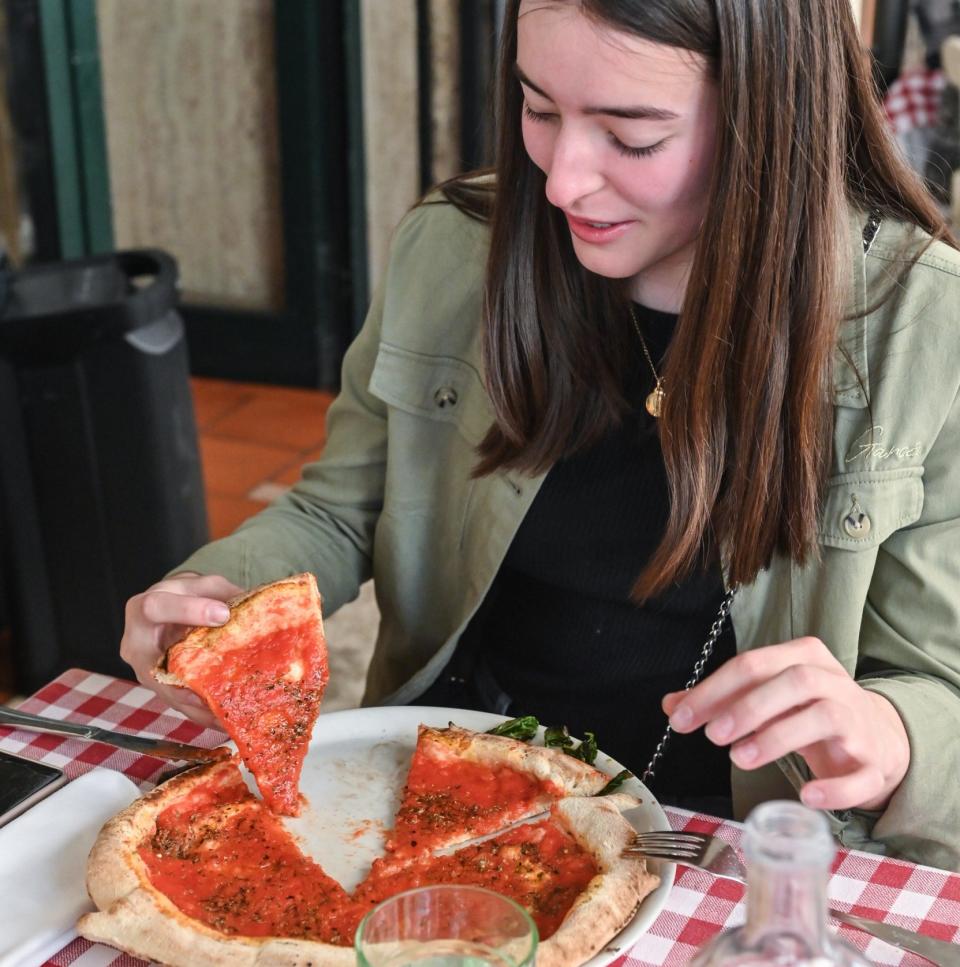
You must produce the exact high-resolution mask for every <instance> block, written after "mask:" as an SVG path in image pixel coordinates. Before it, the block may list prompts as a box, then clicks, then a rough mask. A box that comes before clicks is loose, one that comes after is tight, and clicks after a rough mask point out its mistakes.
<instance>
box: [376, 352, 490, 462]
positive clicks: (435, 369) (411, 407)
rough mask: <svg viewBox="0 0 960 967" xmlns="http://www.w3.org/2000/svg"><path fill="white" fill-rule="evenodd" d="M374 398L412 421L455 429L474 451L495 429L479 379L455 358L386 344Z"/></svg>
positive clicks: (379, 358)
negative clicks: (404, 414) (430, 422)
mask: <svg viewBox="0 0 960 967" xmlns="http://www.w3.org/2000/svg"><path fill="white" fill-rule="evenodd" d="M370 392H371V393H373V394H374V396H376V397H378V398H379V399H381V400H383V402H384V403H386V404H387V405H388V406H392V407H396V408H397V409H399V410H402V411H404V412H405V413H409V414H411V415H413V416H420V417H424V418H426V419H428V420H436V421H438V422H442V423H451V424H453V425H454V426H455V428H456V430H457V432H458V433H459V434H460V435H461V436H462V437H463V438H464V439H465V440H466V441H467V443H469V444H470V445H471V446H472V447H475V446H476V445H477V444H478V443H479V442H480V441H481V440H482V439H483V437H484V436H485V435H486V432H487V430H488V429H489V428H490V426H491V424H492V423H493V419H494V415H493V407H492V406H491V404H490V400H489V397H488V396H487V391H486V389H485V387H484V386H483V383H482V381H481V379H480V374H479V373H478V372H477V371H476V369H474V367H473V366H471V365H470V364H469V363H467V362H464V361H463V360H462V359H456V358H455V357H452V356H432V355H428V354H426V353H416V352H411V351H410V350H408V349H401V348H400V347H399V346H392V345H390V344H388V343H381V344H380V349H379V351H378V353H377V359H376V362H375V363H374V367H373V373H372V375H371V377H370Z"/></svg>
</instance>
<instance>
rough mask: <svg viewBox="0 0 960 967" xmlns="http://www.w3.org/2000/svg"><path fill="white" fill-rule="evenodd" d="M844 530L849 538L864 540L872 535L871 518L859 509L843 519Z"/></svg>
mask: <svg viewBox="0 0 960 967" xmlns="http://www.w3.org/2000/svg"><path fill="white" fill-rule="evenodd" d="M843 529H844V530H845V531H846V533H847V537H852V538H854V539H855V540H863V538H864V537H866V536H867V535H868V534H869V533H870V518H869V517H868V516H867V515H866V514H865V513H864V512H863V511H862V510H860V509H859V507H858V508H857V509H856V510H855V511H851V512H850V513H849V514H847V516H846V517H844V518H843Z"/></svg>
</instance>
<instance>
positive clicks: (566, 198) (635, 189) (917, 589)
mask: <svg viewBox="0 0 960 967" xmlns="http://www.w3.org/2000/svg"><path fill="white" fill-rule="evenodd" d="M801 6H802V9H800V8H801ZM498 123H499V145H498V157H497V165H496V171H495V173H494V174H493V175H492V176H488V177H487V178H479V179H478V178H465V179H461V180H459V181H456V182H454V183H452V184H449V185H447V186H444V188H443V190H442V191H441V192H440V193H436V194H434V195H433V196H431V197H430V198H429V199H428V200H427V202H426V203H424V204H422V205H420V206H418V207H417V208H416V209H414V210H413V212H411V213H410V215H409V216H408V217H407V218H406V219H405V220H404V222H403V223H402V224H401V226H400V227H399V228H398V230H397V233H396V237H395V239H394V245H393V254H392V260H391V264H390V268H389V272H388V275H387V278H386V281H385V284H384V285H383V286H382V287H381V289H380V291H379V292H378V294H377V295H376V297H375V298H374V301H373V305H372V307H371V310H370V315H369V318H368V321H367V324H366V326H365V328H364V330H363V331H362V332H361V334H360V335H359V337H358V338H357V340H356V342H355V343H354V345H353V346H352V347H351V349H350V351H349V352H348V354H347V356H346V359H345V362H344V369H343V383H342V392H341V394H340V396H339V398H338V400H337V401H336V403H335V404H334V405H333V406H332V407H331V410H330V415H329V427H328V442H327V445H326V449H325V452H324V455H323V458H322V459H321V460H320V461H319V462H318V463H316V464H312V465H310V466H308V467H306V468H305V470H304V473H303V479H302V481H301V482H300V483H299V484H298V485H297V486H296V487H294V488H293V490H292V491H291V492H290V493H289V494H288V495H286V496H284V497H283V498H281V499H280V500H278V501H277V502H276V503H275V504H274V505H273V506H271V507H270V508H269V509H267V510H266V511H264V512H263V513H262V514H260V515H258V516H257V517H255V518H253V519H252V520H250V521H249V522H247V523H246V524H244V525H243V526H242V527H241V528H240V529H239V530H238V531H237V532H236V533H235V534H234V535H232V536H230V537H228V538H226V539H225V540H221V541H217V542H215V543H213V544H211V545H208V546H207V547H205V548H202V549H201V550H199V551H198V552H197V553H196V554H195V555H194V556H193V557H191V558H190V560H188V561H187V562H185V564H184V565H183V568H182V569H181V570H182V572H186V573H181V574H179V575H177V576H174V577H171V578H169V579H167V580H165V581H162V582H161V583H160V584H158V585H156V586H154V587H153V588H151V589H149V590H148V591H147V592H145V593H144V594H142V595H139V596H137V597H135V598H133V599H132V600H131V602H130V604H129V607H128V622H127V629H126V633H125V635H124V640H123V644H122V649H121V650H122V654H123V655H124V657H125V658H126V660H127V661H129V662H130V664H131V665H133V667H134V668H135V669H136V671H137V674H138V676H139V677H140V679H141V681H143V682H144V683H145V684H148V685H150V686H151V687H157V686H156V685H155V684H154V683H153V682H152V680H151V679H150V678H149V676H148V669H149V668H150V667H151V666H152V664H153V663H154V661H155V660H156V658H157V657H158V655H159V653H160V650H161V648H162V647H163V646H164V645H165V644H166V643H167V642H169V640H170V639H171V638H172V636H173V635H174V634H175V633H176V629H177V627H178V626H182V625H189V624H215V623H216V622H218V621H220V620H223V618H224V608H223V606H222V604H221V603H220V601H222V600H224V599H226V598H227V597H228V596H229V595H230V594H232V593H234V592H235V591H236V590H237V589H238V588H240V587H248V586H250V585H252V584H256V583H258V582H262V581H266V580H269V579H273V578H277V577H279V576H281V575H284V574H288V573H291V572H295V571H300V570H311V571H314V572H315V573H316V574H317V577H318V581H319V584H320V587H321V590H322V592H323V595H324V599H325V606H326V610H327V612H328V613H329V612H332V611H333V610H335V609H336V608H337V607H339V606H340V605H341V604H342V603H344V602H345V601H348V600H350V599H352V598H353V597H354V596H355V595H356V593H357V589H358V586H359V584H360V583H361V582H362V581H363V580H365V579H366V578H368V577H370V576H373V577H374V579H375V587H376V591H377V598H378V603H379V606H380V609H381V612H382V625H381V629H380V634H379V638H378V642H377V648H376V653H375V655H374V658H373V663H372V666H371V669H370V673H369V677H368V683H367V694H366V699H365V701H366V702H367V703H368V704H373V703H411V702H413V703H418V704H444V705H460V706H465V707H466V706H473V707H478V708H486V709H490V710H495V711H500V712H505V713H510V714H522V713H531V714H535V715H537V716H538V717H539V718H540V719H541V720H543V721H545V722H548V723H551V724H552V723H561V722H562V723H565V724H567V725H568V726H569V728H570V729H571V731H572V732H573V733H574V734H577V733H579V734H582V733H583V732H584V731H585V730H590V731H594V732H596V733H597V735H598V737H599V743H600V745H601V747H602V748H603V749H604V750H605V751H607V752H609V753H611V754H612V755H614V756H615V757H616V758H619V759H620V760H621V761H623V762H624V763H625V764H627V765H628V766H629V767H630V768H632V769H634V770H636V771H637V772H638V773H640V774H644V772H645V769H646V767H647V765H648V763H651V764H652V765H653V767H654V768H653V770H652V772H653V774H652V775H651V774H650V770H646V776H647V781H648V782H649V784H650V785H651V787H652V789H653V791H654V792H655V793H656V794H657V795H658V796H659V797H660V798H661V799H662V800H665V801H674V802H681V803H694V804H698V805H702V806H704V807H705V808H712V809H713V810H714V811H721V810H722V808H723V802H724V800H729V798H730V797H731V796H732V799H733V805H734V810H735V812H736V814H737V815H742V814H744V813H745V812H746V811H747V810H748V809H749V808H750V807H751V806H752V805H753V804H754V803H756V802H758V801H760V800H762V799H764V798H769V797H771V796H782V795H797V794H799V795H800V796H801V797H802V798H803V800H804V801H805V802H807V803H809V804H810V805H813V806H818V807H822V808H824V809H828V810H831V814H832V817H833V820H834V824H835V829H836V831H837V833H838V835H840V836H841V838H842V839H843V841H844V842H846V843H847V844H849V845H857V846H861V847H864V846H865V847H867V848H875V849H886V850H889V851H893V852H899V853H902V854H904V855H908V856H910V857H912V858H914V859H918V860H922V861H925V862H928V863H935V864H940V865H944V866H947V867H954V868H955V867H958V866H960V822H958V820H957V816H960V792H958V791H957V790H958V789H960V787H958V786H957V784H956V782H955V781H953V779H954V777H955V776H956V774H957V772H958V768H960V647H958V644H957V641H956V633H957V630H958V628H960V563H958V559H957V557H956V555H955V553H953V552H952V549H951V541H952V540H953V539H954V538H955V535H956V533H957V531H958V527H960V412H958V410H957V407H956V406H955V400H956V398H957V391H958V389H960V336H958V333H957V327H956V326H955V324H954V320H955V317H956V313H957V310H958V307H960V255H958V253H957V252H956V251H955V249H954V243H953V242H952V240H951V238H950V236H949V232H948V230H947V228H946V226H945V225H944V223H943V220H942V218H941V216H940V214H939V212H938V210H937V209H936V207H935V206H934V205H933V204H932V203H931V201H930V200H929V198H928V197H927V195H926V194H925V193H924V191H923V189H922V187H921V186H920V184H919V183H918V181H917V179H916V178H915V177H914V176H913V175H912V174H911V173H910V171H909V170H908V169H907V168H906V167H905V166H904V164H903V163H902V162H901V161H900V160H899V158H898V156H897V155H896V153H895V151H894V150H893V149H892V147H891V142H890V139H889V137H888V135H887V133H886V130H885V126H884V121H883V117H882V114H881V111H880V108H879V106H878V104H877V102H876V98H875V94H874V91H873V89H872V87H871V84H870V81H869V76H868V68H867V65H866V63H865V58H864V54H863V51H862V49H861V45H860V43H859V40H858V37H857V34H856V29H855V26H854V23H853V18H852V16H851V12H850V10H849V0H811V2H809V3H805V4H803V5H797V4H789V3H758V2H755V0H578V2H575V0H514V2H513V3H511V4H510V5H509V10H508V12H507V19H506V22H505V27H504V35H503V48H502V65H501V76H500V94H499V118H498ZM201 575H203V576H201ZM731 602H732V608H731ZM728 608H731V609H730V614H729V617H728V616H727V610H728ZM334 647H335V643H334ZM698 679H702V680H700V681H699V684H696V685H695V687H692V688H690V689H689V690H687V691H684V689H685V686H686V685H688V683H690V682H691V681H696V680H698ZM158 690H159V689H158ZM164 695H165V697H167V698H168V699H169V700H170V701H171V702H172V703H173V704H177V705H179V706H180V707H181V708H183V709H184V710H185V711H188V713H189V714H193V715H194V716H195V717H202V715H203V714H204V713H203V711H202V710H199V709H197V708H196V707H195V706H190V705H188V704H187V700H185V699H184V698H183V697H181V696H180V695H175V694H173V693H170V692H164ZM668 716H669V723H670V725H671V726H672V728H673V732H674V733H675V735H674V737H673V738H672V739H671V741H670V743H668V744H667V745H666V747H665V749H664V748H663V747H661V751H662V753H663V754H662V755H661V756H659V757H655V756H654V752H655V750H656V749H657V748H658V743H659V742H660V740H661V737H662V735H663V733H664V728H665V726H666V723H667V717H668ZM731 760H732V773H731Z"/></svg>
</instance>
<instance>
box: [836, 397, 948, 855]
mask: <svg viewBox="0 0 960 967" xmlns="http://www.w3.org/2000/svg"><path fill="white" fill-rule="evenodd" d="M958 547H960V403H958V402H957V400H956V399H954V401H953V405H952V407H951V409H950V411H949V412H948V415H947V419H946V420H945V422H944V424H943V426H942V428H941V430H940V432H939V434H938V435H937V438H936V441H935V443H934V445H933V446H932V448H931V450H930V452H929V454H928V456H927V459H926V460H925V461H924V506H923V514H922V517H921V518H920V520H919V521H918V522H917V524H915V525H913V526H911V527H908V528H905V529H903V530H899V531H896V532H895V533H894V534H893V535H891V537H889V538H888V539H887V540H886V541H885V542H884V544H883V547H882V550H881V553H880V554H879V555H878V558H877V562H876V566H875V570H874V574H873V578H872V580H871V584H870V592H869V596H868V599H867V606H866V609H865V611H864V615H863V625H862V633H861V639H860V662H859V666H858V674H857V679H858V681H859V682H860V684H861V685H862V686H863V687H864V688H868V689H870V690H871V691H873V692H876V693H877V694H879V695H883V696H884V697H885V698H886V699H887V700H888V701H890V702H891V703H892V704H893V705H894V707H895V708H896V709H897V711H898V712H899V714H900V717H901V718H902V719H903V722H904V725H905V726H906V730H907V735H908V737H909V740H910V766H909V768H908V771H907V774H906V776H905V778H904V780H903V782H902V783H901V785H900V786H899V788H898V789H897V790H896V792H895V793H894V794H893V796H892V798H891V799H890V802H889V803H888V805H887V808H886V809H885V810H884V811H883V812H881V813H876V812H874V813H871V812H867V811H862V810H851V811H849V812H847V813H843V814H840V815H838V816H836V817H835V819H836V820H837V822H838V824H839V826H840V829H839V832H840V837H841V841H842V842H844V843H845V844H846V845H848V846H852V847H857V848H866V849H870V848H873V849H878V848H879V849H883V850H884V851H885V852H889V853H893V854H899V855H903V856H906V857H909V858H910V859H912V860H915V861H917V862H922V863H926V864H929V865H931V866H938V867H942V868H946V869H952V870H960V782H958V777H960V553H958V551H957V549H958Z"/></svg>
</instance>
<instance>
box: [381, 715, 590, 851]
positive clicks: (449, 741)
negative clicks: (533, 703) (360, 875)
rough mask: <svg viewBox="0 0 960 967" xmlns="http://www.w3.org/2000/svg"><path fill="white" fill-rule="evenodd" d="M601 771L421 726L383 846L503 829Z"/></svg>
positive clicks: (580, 791)
mask: <svg viewBox="0 0 960 967" xmlns="http://www.w3.org/2000/svg"><path fill="white" fill-rule="evenodd" d="M607 781H608V776H606V775H605V774H604V773H602V772H601V771H600V770H599V769H595V768H594V767H593V766H592V765H588V764H587V763H586V762H582V761H581V760H579V759H575V758H573V757H572V756H569V755H567V754H566V753H564V752H563V750H562V749H548V748H544V747H543V746H533V745H528V744H527V743H526V742H518V741H517V740H516V739H511V738H508V737H506V736H503V735H490V734H489V733H484V732H472V731H470V730H469V729H461V728H458V727H457V726H455V725H452V724H451V725H450V726H449V728H445V729H436V728H430V727H428V726H426V725H421V726H420V729H419V734H418V736H417V746H416V749H415V750H414V753H413V759H412V761H411V764H410V771H409V773H408V775H407V782H406V785H405V787H404V790H403V796H402V799H401V803H400V808H399V810H398V811H397V815H396V818H395V823H394V828H393V831H392V832H391V834H390V836H389V837H388V838H387V844H386V848H387V851H388V852H390V853H392V854H394V855H395V856H396V857H397V858H402V857H404V856H410V855H415V854H418V853H422V852H423V851H424V850H433V849H438V848H440V847H444V846H450V845H452V844H454V843H461V842H464V841H466V840H469V839H474V838H476V837H478V836H483V835H484V834H485V833H489V832H491V831H493V830H495V829H502V828H503V827H504V826H507V825H509V824H510V823H512V822H515V821H516V820H519V819H523V818H525V817H527V816H533V815H535V814H536V813H540V812H543V811H544V810H545V809H547V808H548V807H549V806H550V804H551V803H552V802H554V801H555V800H557V799H560V798H562V797H564V796H592V795H595V794H596V793H598V792H599V791H600V790H601V789H602V788H603V787H604V786H605V785H606V784H607Z"/></svg>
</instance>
